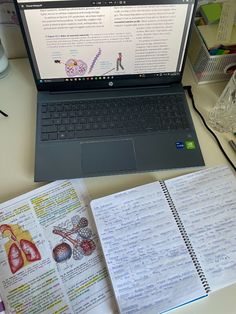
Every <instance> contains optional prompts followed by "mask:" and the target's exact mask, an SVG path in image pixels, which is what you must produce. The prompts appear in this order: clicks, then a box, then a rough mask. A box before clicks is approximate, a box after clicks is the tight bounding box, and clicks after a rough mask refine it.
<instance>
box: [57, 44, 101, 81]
mask: <svg viewBox="0 0 236 314" xmlns="http://www.w3.org/2000/svg"><path fill="white" fill-rule="evenodd" d="M101 53H102V50H101V48H99V49H98V51H97V52H96V54H95V56H94V58H93V59H92V60H91V64H90V66H89V69H88V65H87V63H86V62H85V61H83V60H81V59H77V58H70V59H68V60H67V61H66V62H64V61H62V60H54V63H57V64H63V65H64V67H65V72H66V74H67V76H69V77H74V76H84V75H85V74H86V72H87V70H88V74H90V73H91V72H92V70H93V68H94V67H95V64H96V63H97V60H98V58H99V57H100V55H101Z"/></svg>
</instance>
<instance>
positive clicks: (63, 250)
mask: <svg viewBox="0 0 236 314" xmlns="http://www.w3.org/2000/svg"><path fill="white" fill-rule="evenodd" d="M52 233H53V234H55V235H58V236H61V242H60V243H59V244H57V245H56V246H54V248H53V250H52V256H53V258H54V260H55V261H56V262H57V263H62V262H65V261H67V260H69V259H70V258H71V257H72V258H73V259H74V260H81V259H82V258H83V257H84V256H88V255H91V254H92V253H93V251H94V250H95V249H96V244H95V241H94V239H93V232H92V229H91V228H89V227H88V220H87V218H86V217H81V218H80V217H79V216H73V217H72V218H71V223H69V224H68V223H67V222H65V223H64V224H60V226H54V228H53V230H52Z"/></svg>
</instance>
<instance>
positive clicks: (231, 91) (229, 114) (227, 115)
mask: <svg viewBox="0 0 236 314" xmlns="http://www.w3.org/2000/svg"><path fill="white" fill-rule="evenodd" d="M208 122H209V125H210V126H211V127H212V128H214V129H215V130H216V131H219V132H236V71H234V73H233V75H232V76H231V78H230V80H229V82H228V84H227V85H226V87H225V89H224V90H223V93H222V94H221V96H220V98H219V99H218V101H217V103H216V105H215V107H214V108H213V109H212V110H211V111H210V114H209V120H208Z"/></svg>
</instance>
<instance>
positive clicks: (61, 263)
mask: <svg viewBox="0 0 236 314" xmlns="http://www.w3.org/2000/svg"><path fill="white" fill-rule="evenodd" d="M88 201H89V200H88V197H87V194H86V190H85V188H84V186H83V184H82V182H81V181H80V180H70V181H68V180H67V181H56V182H54V183H51V184H49V185H46V186H44V187H42V188H39V189H37V190H34V191H32V192H30V193H27V194H25V195H22V196H20V197H17V198H15V199H13V200H11V201H8V202H6V203H3V204H1V205H0V273H1V277H0V294H1V296H2V298H3V301H4V305H5V307H6V312H7V313H9V312H10V311H11V312H13V313H14V312H20V313H22V314H23V313H39V312H40V313H47V314H50V313H56V312H57V313H98V312H104V313H112V293H111V289H110V283H109V280H108V274H107V271H106V267H105V264H104V261H103V255H102V251H101V249H100V248H99V242H98V237H97V235H96V233H95V232H94V230H95V228H94V225H93V222H92V221H91V217H90V214H89V207H88V205H87V204H88Z"/></svg>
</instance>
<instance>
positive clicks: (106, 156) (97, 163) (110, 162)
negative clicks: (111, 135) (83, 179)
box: [81, 139, 136, 175]
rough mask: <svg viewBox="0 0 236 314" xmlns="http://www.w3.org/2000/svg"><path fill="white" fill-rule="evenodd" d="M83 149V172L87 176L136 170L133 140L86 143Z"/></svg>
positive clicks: (82, 146) (82, 144) (82, 145)
mask: <svg viewBox="0 0 236 314" xmlns="http://www.w3.org/2000/svg"><path fill="white" fill-rule="evenodd" d="M81 148H82V171H83V173H84V174H85V175H86V174H87V175H89V174H90V175H93V174H96V173H97V174H101V175H102V174H109V173H113V172H114V173H115V172H118V171H119V172H120V171H124V172H126V171H130V170H136V161H135V152H134V145H133V141H132V140H129V139H125V140H112V141H110V140H108V141H96V142H84V143H81Z"/></svg>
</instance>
